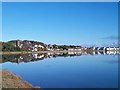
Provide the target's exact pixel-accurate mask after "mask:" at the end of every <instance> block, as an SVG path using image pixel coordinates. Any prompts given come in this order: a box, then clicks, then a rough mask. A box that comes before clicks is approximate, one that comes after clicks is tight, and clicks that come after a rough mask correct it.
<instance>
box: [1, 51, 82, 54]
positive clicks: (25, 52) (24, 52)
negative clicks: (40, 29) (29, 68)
mask: <svg viewBox="0 0 120 90" xmlns="http://www.w3.org/2000/svg"><path fill="white" fill-rule="evenodd" d="M60 52H84V51H80V50H73V51H70V50H69V51H68V50H64V51H37V52H30V51H28V52H27V51H23V52H19V51H18V52H0V54H30V53H60Z"/></svg>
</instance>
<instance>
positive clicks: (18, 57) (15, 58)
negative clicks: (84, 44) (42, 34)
mask: <svg viewBox="0 0 120 90" xmlns="http://www.w3.org/2000/svg"><path fill="white" fill-rule="evenodd" d="M86 54H90V55H99V54H101V55H106V54H107V55H117V54H120V53H119V52H103V51H100V52H62V53H32V54H8V55H2V61H1V62H2V63H4V62H13V63H21V62H33V61H38V60H43V59H44V58H51V57H68V56H70V57H72V56H81V55H86Z"/></svg>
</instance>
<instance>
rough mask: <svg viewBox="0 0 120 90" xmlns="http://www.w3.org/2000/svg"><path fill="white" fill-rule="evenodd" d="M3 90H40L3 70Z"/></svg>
mask: <svg viewBox="0 0 120 90" xmlns="http://www.w3.org/2000/svg"><path fill="white" fill-rule="evenodd" d="M2 88H3V89H4V88H28V89H30V90H40V87H38V86H32V85H31V84H30V83H28V82H27V81H23V80H22V78H21V77H20V76H18V75H16V74H13V73H12V72H10V71H8V70H2Z"/></svg>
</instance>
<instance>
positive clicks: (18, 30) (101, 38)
mask: <svg viewBox="0 0 120 90" xmlns="http://www.w3.org/2000/svg"><path fill="white" fill-rule="evenodd" d="M2 5H3V6H2V9H3V12H2V15H3V19H2V26H3V30H2V34H3V38H2V39H3V41H9V40H13V39H21V40H24V39H25V40H37V41H42V42H44V43H47V44H49V43H50V44H75V45H88V44H90V45H91V44H92V45H94V44H97V45H101V44H108V43H109V44H111V43H113V42H117V39H116V37H117V36H118V4H117V3H116V2H113V3H112V2H102V3H97V2H96V3H93V2H89V3H88V2H85V3H84V2H79V3H77V2H76V3H73V2H71V3H68V2H63V3H62V2H61V3H60V2H56V3H54V2H48V3H46V2H45V3H44V2H38V3H33V2H31V3H30V2H26V3H25V2H21V3H20V2H18V3H12V2H11V3H10V2H8V3H7V2H6V3H3V4H2ZM112 37H113V38H112Z"/></svg>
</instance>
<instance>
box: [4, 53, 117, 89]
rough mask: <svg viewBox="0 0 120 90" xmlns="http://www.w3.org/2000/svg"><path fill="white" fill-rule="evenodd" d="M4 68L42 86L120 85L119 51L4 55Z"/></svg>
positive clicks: (84, 86)
mask: <svg viewBox="0 0 120 90" xmlns="http://www.w3.org/2000/svg"><path fill="white" fill-rule="evenodd" d="M2 68H3V69H7V70H10V71H12V72H13V73H15V74H17V75H20V76H21V77H22V78H23V80H26V81H28V82H29V83H31V84H32V85H34V86H40V87H42V88H117V87H118V56H117V55H98V54H97V55H93V54H81V53H78V54H74V53H62V54H61V53H58V54H50V53H49V54H32V55H31V54H30V55H3V63H2Z"/></svg>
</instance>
